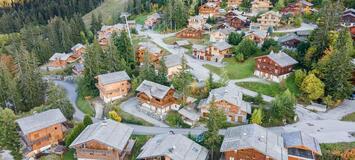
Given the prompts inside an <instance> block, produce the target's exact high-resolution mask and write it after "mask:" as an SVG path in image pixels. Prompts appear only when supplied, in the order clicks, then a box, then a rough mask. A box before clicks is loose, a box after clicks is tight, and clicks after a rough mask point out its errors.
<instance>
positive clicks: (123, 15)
mask: <svg viewBox="0 0 355 160" xmlns="http://www.w3.org/2000/svg"><path fill="white" fill-rule="evenodd" d="M130 15H131V14H129V13H128V12H122V13H121V16H120V17H121V18H122V17H124V18H125V21H126V29H127V31H128V37H129V40H130V42H131V45H133V43H132V37H131V31H130V30H129V26H128V21H127V17H128V16H130Z"/></svg>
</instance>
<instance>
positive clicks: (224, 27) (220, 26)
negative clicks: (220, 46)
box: [217, 22, 235, 30]
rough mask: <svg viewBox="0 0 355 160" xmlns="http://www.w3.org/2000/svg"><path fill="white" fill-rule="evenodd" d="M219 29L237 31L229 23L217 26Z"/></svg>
mask: <svg viewBox="0 0 355 160" xmlns="http://www.w3.org/2000/svg"><path fill="white" fill-rule="evenodd" d="M217 29H231V30H235V28H233V27H232V26H230V25H229V23H227V22H224V23H220V24H217Z"/></svg>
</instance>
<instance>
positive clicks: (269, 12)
mask: <svg viewBox="0 0 355 160" xmlns="http://www.w3.org/2000/svg"><path fill="white" fill-rule="evenodd" d="M267 14H272V15H274V16H277V17H281V16H282V15H281V14H280V13H279V12H275V11H273V10H271V11H267V12H265V13H264V14H262V15H260V16H261V17H262V16H264V15H267Z"/></svg>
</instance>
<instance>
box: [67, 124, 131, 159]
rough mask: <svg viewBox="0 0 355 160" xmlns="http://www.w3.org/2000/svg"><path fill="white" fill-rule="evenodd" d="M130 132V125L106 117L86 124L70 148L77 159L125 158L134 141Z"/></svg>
mask: <svg viewBox="0 0 355 160" xmlns="http://www.w3.org/2000/svg"><path fill="white" fill-rule="evenodd" d="M132 133H133V128H132V127H130V126H128V125H126V124H122V123H118V122H116V121H113V120H111V119H108V120H104V121H100V122H97V123H94V124H91V125H89V126H87V127H86V128H85V129H84V130H83V131H82V132H81V133H80V135H79V136H78V137H77V138H76V139H75V140H74V141H73V142H72V144H70V148H73V149H75V153H76V158H78V159H102V160H113V159H125V157H126V156H127V155H128V154H130V152H131V150H132V148H133V145H134V143H135V141H134V140H131V139H130V137H131V135H132Z"/></svg>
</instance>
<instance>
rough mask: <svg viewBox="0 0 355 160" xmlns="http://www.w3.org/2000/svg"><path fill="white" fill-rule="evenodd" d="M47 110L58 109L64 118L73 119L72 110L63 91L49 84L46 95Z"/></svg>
mask: <svg viewBox="0 0 355 160" xmlns="http://www.w3.org/2000/svg"><path fill="white" fill-rule="evenodd" d="M47 104H48V105H49V107H48V109H56V108H58V109H60V111H61V112H62V113H63V115H64V116H65V118H67V119H69V120H71V119H73V114H74V108H73V106H72V104H71V103H70V101H69V99H68V97H67V96H66V94H65V92H64V90H63V89H61V88H58V87H57V86H55V85H54V84H51V85H50V87H49V89H48V93H47Z"/></svg>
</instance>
